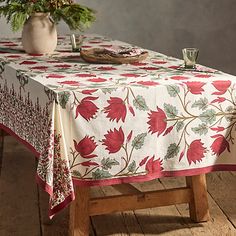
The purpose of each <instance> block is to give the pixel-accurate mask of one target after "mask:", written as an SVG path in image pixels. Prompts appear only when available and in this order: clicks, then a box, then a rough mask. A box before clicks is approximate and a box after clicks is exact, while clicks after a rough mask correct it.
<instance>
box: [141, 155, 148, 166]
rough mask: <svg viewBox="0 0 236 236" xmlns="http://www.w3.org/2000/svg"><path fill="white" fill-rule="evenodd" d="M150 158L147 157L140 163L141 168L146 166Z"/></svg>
mask: <svg viewBox="0 0 236 236" xmlns="http://www.w3.org/2000/svg"><path fill="white" fill-rule="evenodd" d="M148 158H149V156H147V157H145V158H144V159H143V160H142V161H140V163H139V166H143V165H145V164H146V162H147V160H148Z"/></svg>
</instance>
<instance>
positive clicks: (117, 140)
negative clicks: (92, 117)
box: [102, 127, 125, 153]
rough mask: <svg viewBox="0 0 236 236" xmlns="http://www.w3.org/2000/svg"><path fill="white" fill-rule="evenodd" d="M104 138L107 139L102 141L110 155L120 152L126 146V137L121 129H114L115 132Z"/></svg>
mask: <svg viewBox="0 0 236 236" xmlns="http://www.w3.org/2000/svg"><path fill="white" fill-rule="evenodd" d="M104 136H105V138H106V139H103V140H102V141H103V145H105V146H107V147H106V150H108V151H109V153H116V152H118V151H119V150H120V149H121V147H122V145H123V144H124V140H125V136H124V132H123V130H122V128H121V127H120V129H119V130H117V129H114V131H112V130H110V131H108V132H107V134H105V135H104Z"/></svg>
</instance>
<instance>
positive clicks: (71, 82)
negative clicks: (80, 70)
mask: <svg viewBox="0 0 236 236" xmlns="http://www.w3.org/2000/svg"><path fill="white" fill-rule="evenodd" d="M59 84H67V85H71V86H79V85H80V83H79V82H78V81H72V80H69V81H62V82H59Z"/></svg>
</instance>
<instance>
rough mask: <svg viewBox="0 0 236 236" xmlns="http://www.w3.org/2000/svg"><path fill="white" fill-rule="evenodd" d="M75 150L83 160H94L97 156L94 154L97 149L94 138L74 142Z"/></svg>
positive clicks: (86, 137) (87, 137)
mask: <svg viewBox="0 0 236 236" xmlns="http://www.w3.org/2000/svg"><path fill="white" fill-rule="evenodd" d="M74 147H75V150H76V151H77V152H78V153H79V154H80V156H82V157H83V158H94V157H97V155H95V154H92V153H93V152H94V150H95V149H96V147H97V144H96V142H95V141H94V138H93V137H89V136H85V137H84V138H83V139H82V140H81V141H80V142H79V143H77V142H76V141H75V140H74Z"/></svg>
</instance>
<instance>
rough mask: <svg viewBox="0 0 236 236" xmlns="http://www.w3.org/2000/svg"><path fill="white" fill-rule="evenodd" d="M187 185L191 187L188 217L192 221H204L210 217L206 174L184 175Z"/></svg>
mask: <svg viewBox="0 0 236 236" xmlns="http://www.w3.org/2000/svg"><path fill="white" fill-rule="evenodd" d="M186 182H187V186H188V187H190V188H191V189H192V198H191V202H190V203H189V213H190V218H191V220H193V221H194V222H204V221H208V220H209V219H210V214H209V206H208V200H207V185H206V175H205V174H202V175H196V176H190V177H186Z"/></svg>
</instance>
